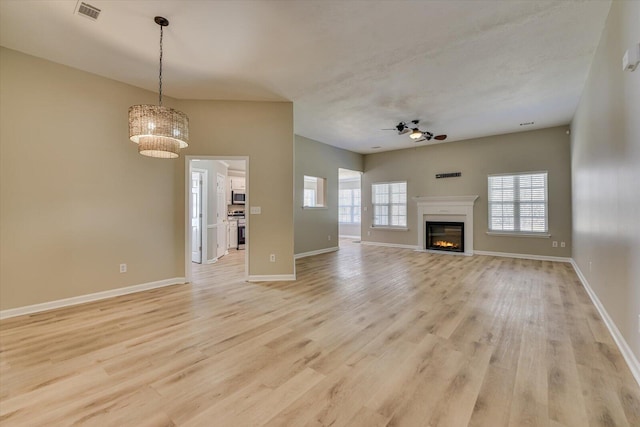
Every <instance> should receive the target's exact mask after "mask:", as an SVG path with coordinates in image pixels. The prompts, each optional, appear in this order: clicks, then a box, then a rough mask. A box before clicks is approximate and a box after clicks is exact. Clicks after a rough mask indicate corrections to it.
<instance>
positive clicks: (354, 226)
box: [338, 168, 362, 241]
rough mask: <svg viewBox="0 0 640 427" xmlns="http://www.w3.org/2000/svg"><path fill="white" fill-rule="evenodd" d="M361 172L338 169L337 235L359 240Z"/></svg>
mask: <svg viewBox="0 0 640 427" xmlns="http://www.w3.org/2000/svg"><path fill="white" fill-rule="evenodd" d="M361 186H362V172H360V171H354V170H350V169H342V168H339V169H338V235H339V237H340V238H341V239H350V240H354V241H360V233H361V231H360V227H361V223H362V203H361V200H362V197H361V195H362V188H361Z"/></svg>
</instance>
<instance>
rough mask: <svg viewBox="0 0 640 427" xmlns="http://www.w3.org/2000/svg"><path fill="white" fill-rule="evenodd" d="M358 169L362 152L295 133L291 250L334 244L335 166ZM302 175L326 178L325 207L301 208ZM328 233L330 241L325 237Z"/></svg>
mask: <svg viewBox="0 0 640 427" xmlns="http://www.w3.org/2000/svg"><path fill="white" fill-rule="evenodd" d="M339 168H345V169H351V170H359V171H361V170H362V155H361V154H357V153H353V152H351V151H347V150H343V149H340V148H336V147H332V146H330V145H326V144H323V143H321V142H318V141H314V140H312V139H308V138H305V137H302V136H299V135H296V136H295V189H296V190H295V198H294V211H295V253H296V254H301V253H306V252H311V251H317V250H322V249H327V248H332V247H336V246H338V169H339ZM304 175H311V176H317V177H321V178H326V179H327V208H317V209H303V208H302V202H303V196H304V191H303V189H304ZM327 236H331V240H328V239H327Z"/></svg>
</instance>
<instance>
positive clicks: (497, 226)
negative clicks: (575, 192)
mask: <svg viewBox="0 0 640 427" xmlns="http://www.w3.org/2000/svg"><path fill="white" fill-rule="evenodd" d="M488 199H489V231H495V232H504V233H522V234H536V233H540V234H542V233H547V232H548V231H549V227H548V221H547V216H548V215H547V214H548V203H547V172H528V173H520V174H511V175H489V180H488Z"/></svg>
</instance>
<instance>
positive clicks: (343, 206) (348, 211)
mask: <svg viewBox="0 0 640 427" xmlns="http://www.w3.org/2000/svg"><path fill="white" fill-rule="evenodd" d="M338 221H339V222H340V223H342V224H360V189H359V188H353V189H346V190H340V191H339V193H338Z"/></svg>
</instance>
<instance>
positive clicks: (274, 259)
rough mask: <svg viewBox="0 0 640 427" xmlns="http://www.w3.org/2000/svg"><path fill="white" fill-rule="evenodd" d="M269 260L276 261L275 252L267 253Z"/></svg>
mask: <svg viewBox="0 0 640 427" xmlns="http://www.w3.org/2000/svg"><path fill="white" fill-rule="evenodd" d="M269 262H276V254H271V255H269Z"/></svg>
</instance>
